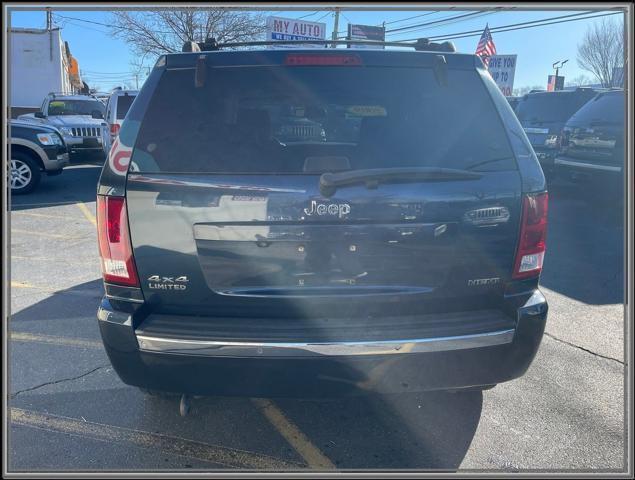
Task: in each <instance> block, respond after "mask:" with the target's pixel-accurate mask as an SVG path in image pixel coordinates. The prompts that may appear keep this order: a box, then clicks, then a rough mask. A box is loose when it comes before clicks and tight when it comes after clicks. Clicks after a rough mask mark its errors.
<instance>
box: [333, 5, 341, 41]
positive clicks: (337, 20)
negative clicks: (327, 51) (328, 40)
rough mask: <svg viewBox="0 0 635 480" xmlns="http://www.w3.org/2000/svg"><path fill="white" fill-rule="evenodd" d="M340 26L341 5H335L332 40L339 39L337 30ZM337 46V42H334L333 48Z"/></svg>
mask: <svg viewBox="0 0 635 480" xmlns="http://www.w3.org/2000/svg"><path fill="white" fill-rule="evenodd" d="M339 27H340V7H335V20H334V22H333V38H332V40H333V41H335V40H337V32H338V31H339V29H340V28H339ZM335 47H337V44H335V43H334V44H333V45H332V48H335Z"/></svg>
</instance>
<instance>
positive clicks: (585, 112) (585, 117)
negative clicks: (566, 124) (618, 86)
mask: <svg viewBox="0 0 635 480" xmlns="http://www.w3.org/2000/svg"><path fill="white" fill-rule="evenodd" d="M570 121H571V122H572V123H574V122H575V123H585V124H591V123H597V122H604V123H616V124H619V123H623V122H624V92H609V93H602V94H600V95H598V96H597V97H595V98H594V99H593V100H591V101H590V102H589V103H587V104H586V105H584V106H583V107H582V108H581V109H580V110H578V111H577V112H576V113H575V115H573V116H572V117H571V120H570Z"/></svg>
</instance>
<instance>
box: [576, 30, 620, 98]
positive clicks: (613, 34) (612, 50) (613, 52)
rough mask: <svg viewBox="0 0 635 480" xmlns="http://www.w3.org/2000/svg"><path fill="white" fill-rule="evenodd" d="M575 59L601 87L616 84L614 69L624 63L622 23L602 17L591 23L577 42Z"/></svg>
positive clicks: (617, 80)
mask: <svg viewBox="0 0 635 480" xmlns="http://www.w3.org/2000/svg"><path fill="white" fill-rule="evenodd" d="M577 60H578V66H579V67H580V68H582V69H584V70H586V71H588V72H590V73H592V74H593V75H594V76H595V78H597V80H598V82H600V83H601V84H602V86H603V87H614V86H618V84H619V78H618V76H619V74H618V73H617V72H616V70H617V69H618V68H619V67H623V66H624V64H625V58H624V26H623V24H621V22H615V21H611V20H607V19H605V18H603V19H602V20H600V21H598V22H597V23H594V24H593V25H591V26H590V27H589V28H588V29H587V31H586V34H585V35H584V38H583V40H582V42H581V43H579V44H578V56H577Z"/></svg>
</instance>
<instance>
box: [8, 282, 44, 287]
mask: <svg viewBox="0 0 635 480" xmlns="http://www.w3.org/2000/svg"><path fill="white" fill-rule="evenodd" d="M11 288H38V287H36V286H35V285H31V284H30V283H28V282H14V281H11Z"/></svg>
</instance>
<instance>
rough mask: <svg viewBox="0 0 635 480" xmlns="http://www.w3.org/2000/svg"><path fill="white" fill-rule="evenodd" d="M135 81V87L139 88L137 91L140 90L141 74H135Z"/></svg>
mask: <svg viewBox="0 0 635 480" xmlns="http://www.w3.org/2000/svg"><path fill="white" fill-rule="evenodd" d="M134 81H135V85H136V86H137V88H136V89H135V90H139V74H138V73H135V74H134Z"/></svg>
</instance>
